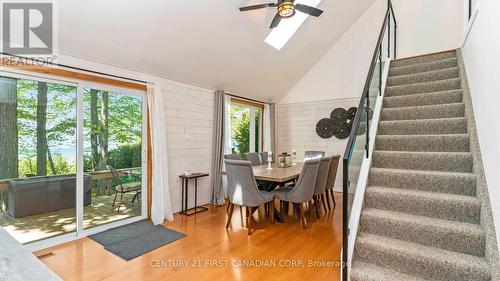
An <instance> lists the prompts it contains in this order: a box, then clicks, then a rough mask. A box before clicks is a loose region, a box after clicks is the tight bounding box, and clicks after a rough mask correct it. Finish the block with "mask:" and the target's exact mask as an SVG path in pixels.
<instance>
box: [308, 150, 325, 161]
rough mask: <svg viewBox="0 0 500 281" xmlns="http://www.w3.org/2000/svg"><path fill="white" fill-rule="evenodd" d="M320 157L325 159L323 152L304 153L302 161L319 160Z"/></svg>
mask: <svg viewBox="0 0 500 281" xmlns="http://www.w3.org/2000/svg"><path fill="white" fill-rule="evenodd" d="M321 157H325V152H324V151H306V152H304V160H308V159H316V158H321Z"/></svg>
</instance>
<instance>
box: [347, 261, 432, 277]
mask: <svg viewBox="0 0 500 281" xmlns="http://www.w3.org/2000/svg"><path fill="white" fill-rule="evenodd" d="M351 270H352V273H351V281H426V280H425V279H422V278H418V277H414V276H410V275H406V274H403V273H400V272H398V271H396V270H392V269H388V268H384V267H381V266H378V265H374V264H371V263H366V262H361V261H356V262H354V264H353V266H352V269H351Z"/></svg>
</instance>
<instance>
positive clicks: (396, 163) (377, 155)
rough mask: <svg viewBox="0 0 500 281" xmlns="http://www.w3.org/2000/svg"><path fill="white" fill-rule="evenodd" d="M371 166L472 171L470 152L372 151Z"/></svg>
mask: <svg viewBox="0 0 500 281" xmlns="http://www.w3.org/2000/svg"><path fill="white" fill-rule="evenodd" d="M372 163H373V167H379V168H399V169H410V170H425V171H447V172H472V154H471V153H470V152H418V151H417V152H416V151H374V152H373V160H372Z"/></svg>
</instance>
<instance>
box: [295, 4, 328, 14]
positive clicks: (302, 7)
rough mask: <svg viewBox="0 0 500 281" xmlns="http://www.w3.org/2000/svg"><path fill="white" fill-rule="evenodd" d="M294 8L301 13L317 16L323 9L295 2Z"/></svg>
mask: <svg viewBox="0 0 500 281" xmlns="http://www.w3.org/2000/svg"><path fill="white" fill-rule="evenodd" d="M295 9H296V10H297V11H301V12H302V13H304V14H308V15H311V16H313V17H319V16H321V14H322V13H323V11H322V10H320V9H318V8H314V7H311V6H307V5H304V4H295Z"/></svg>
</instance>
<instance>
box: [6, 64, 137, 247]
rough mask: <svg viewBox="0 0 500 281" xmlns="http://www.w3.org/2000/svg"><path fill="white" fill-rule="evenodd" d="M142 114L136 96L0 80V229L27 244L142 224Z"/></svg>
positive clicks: (75, 84)
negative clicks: (135, 222) (136, 222)
mask: <svg viewBox="0 0 500 281" xmlns="http://www.w3.org/2000/svg"><path fill="white" fill-rule="evenodd" d="M145 112H146V107H145V94H144V93H142V92H135V91H134V90H128V89H122V88H107V87H106V86H103V85H89V84H87V83H81V82H80V81H59V80H56V79H54V78H53V77H48V76H28V75H25V74H22V73H3V72H0V226H2V227H4V228H5V229H6V230H7V231H8V232H9V233H10V234H11V235H12V236H13V237H14V238H16V239H17V240H18V241H20V242H21V243H32V242H37V241H40V240H44V241H47V240H46V239H49V240H50V239H52V240H54V241H57V239H62V238H58V237H63V236H61V235H64V237H68V239H74V238H75V237H78V236H82V235H86V234H88V233H90V232H89V231H91V232H92V233H94V232H97V231H100V230H102V229H104V228H106V227H110V226H115V225H119V224H121V223H127V221H131V220H136V219H140V218H143V217H145V213H146V208H145V202H144V198H146V194H145V193H146V188H145V186H146V185H145V184H144V182H145V179H146V175H145V173H146V169H145V165H146V155H147V154H146V153H145V147H144V144H145V141H144V140H145V139H146V130H145V123H146V122H145V120H146V119H145ZM90 229H91V230H90ZM87 230H88V231H87ZM56 236H57V237H56ZM37 243H39V242H37ZM35 244H36V243H35Z"/></svg>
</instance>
